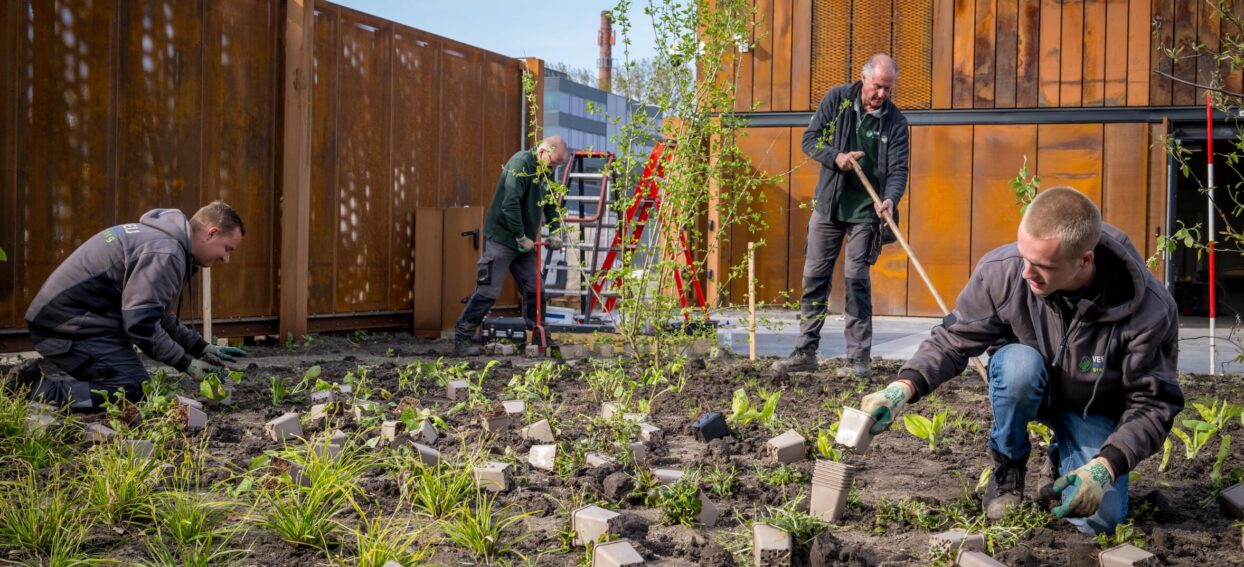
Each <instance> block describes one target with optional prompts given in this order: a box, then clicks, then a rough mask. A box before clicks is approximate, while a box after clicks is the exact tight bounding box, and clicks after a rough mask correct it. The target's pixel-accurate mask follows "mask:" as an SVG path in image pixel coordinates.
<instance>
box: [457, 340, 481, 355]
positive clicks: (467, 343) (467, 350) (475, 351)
mask: <svg viewBox="0 0 1244 567" xmlns="http://www.w3.org/2000/svg"><path fill="white" fill-rule="evenodd" d="M479 353H480V348H479V345H477V344H475V342H474V341H472V340H471V337H454V356H479Z"/></svg>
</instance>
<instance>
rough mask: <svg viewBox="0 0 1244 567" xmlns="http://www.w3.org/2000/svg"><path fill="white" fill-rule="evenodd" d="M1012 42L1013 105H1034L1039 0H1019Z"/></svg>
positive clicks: (1036, 82) (1039, 58) (1039, 28)
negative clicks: (1013, 54) (1013, 65)
mask: <svg viewBox="0 0 1244 567" xmlns="http://www.w3.org/2000/svg"><path fill="white" fill-rule="evenodd" d="M1016 27H1017V29H1018V31H1017V32H1016V34H1015V35H1016V44H1015V106H1016V107H1018V108H1035V107H1036V106H1037V100H1038V96H1037V93H1038V92H1039V89H1040V83H1039V82H1038V73H1039V69H1040V67H1039V64H1040V61H1041V50H1040V46H1041V0H1019V14H1018V21H1017V24H1016Z"/></svg>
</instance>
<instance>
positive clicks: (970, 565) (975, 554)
mask: <svg viewBox="0 0 1244 567" xmlns="http://www.w3.org/2000/svg"><path fill="white" fill-rule="evenodd" d="M955 565H956V566H958V567H1006V564H1004V563H1002V562H1001V561H998V560H997V559H994V558H992V557H990V556H988V555H985V554H984V553H983V552H980V551H970V550H967V549H964V550H962V551H960V552H959V557H957V558H955Z"/></svg>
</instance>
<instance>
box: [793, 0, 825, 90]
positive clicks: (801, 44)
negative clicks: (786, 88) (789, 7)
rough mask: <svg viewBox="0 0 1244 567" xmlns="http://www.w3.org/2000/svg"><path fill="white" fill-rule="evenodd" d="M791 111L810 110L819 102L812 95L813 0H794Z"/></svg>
mask: <svg viewBox="0 0 1244 567" xmlns="http://www.w3.org/2000/svg"><path fill="white" fill-rule="evenodd" d="M792 1H793V2H794V12H793V13H794V22H793V29H792V30H791V36H792V37H791V55H790V56H791V69H790V73H791V77H790V110H808V109H810V108H813V106H814V105H815V104H816V103H817V102H819V100H814V98H815V95H814V94H813V93H812V0H792Z"/></svg>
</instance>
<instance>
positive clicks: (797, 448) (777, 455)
mask: <svg viewBox="0 0 1244 567" xmlns="http://www.w3.org/2000/svg"><path fill="white" fill-rule="evenodd" d="M768 447H769V455H770V456H772V457H773V458H774V459H775V460H777V461H778V462H779V463H782V464H785V465H789V464H791V463H797V462H799V461H802V460H804V458H806V457H807V455H808V440H807V439H804V438H803V435H800V434H799V432H798V431H795V430H794V429H791V430H789V431H787V432H786V433H783V434H781V435H778V436H777V437H774V438H773V439H770V440H769V443H768Z"/></svg>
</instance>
